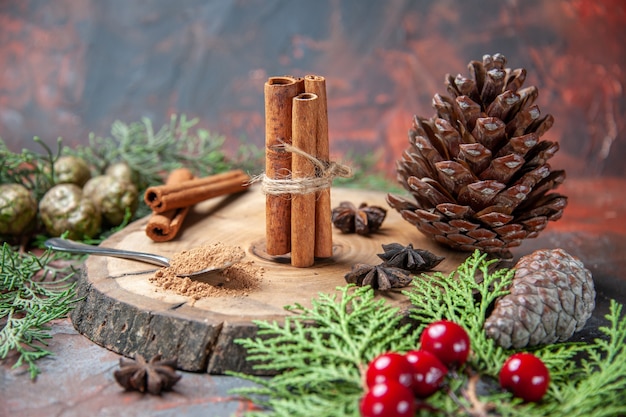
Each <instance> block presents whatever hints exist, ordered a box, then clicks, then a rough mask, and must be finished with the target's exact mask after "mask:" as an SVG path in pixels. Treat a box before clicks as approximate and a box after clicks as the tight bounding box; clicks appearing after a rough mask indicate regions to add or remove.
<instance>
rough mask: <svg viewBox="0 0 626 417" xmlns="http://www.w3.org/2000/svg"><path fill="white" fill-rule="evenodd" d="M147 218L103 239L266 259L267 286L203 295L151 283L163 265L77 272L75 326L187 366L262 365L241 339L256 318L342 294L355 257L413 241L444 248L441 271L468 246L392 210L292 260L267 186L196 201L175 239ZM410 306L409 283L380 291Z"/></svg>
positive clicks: (355, 195)
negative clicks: (279, 250) (438, 238)
mask: <svg viewBox="0 0 626 417" xmlns="http://www.w3.org/2000/svg"><path fill="white" fill-rule="evenodd" d="M385 195H386V193H383V192H368V191H363V190H351V189H332V192H331V199H332V207H336V206H337V205H339V203H340V202H341V201H350V202H352V203H354V204H356V205H358V204H360V203H362V202H366V203H367V204H368V205H378V206H381V207H384V208H388V205H387V203H386V201H385ZM147 222H148V219H147V218H144V219H140V220H138V221H136V222H134V223H132V224H130V225H129V226H128V227H126V228H124V229H123V230H122V231H120V232H118V233H116V234H114V235H113V236H111V237H110V238H109V239H107V240H106V241H104V242H103V243H102V246H107V247H113V248H119V249H130V250H137V251H143V252H152V253H157V254H160V255H164V256H167V257H171V256H173V255H174V254H176V253H178V252H181V251H183V250H189V249H192V248H195V247H199V246H203V245H207V244H212V243H217V242H221V243H223V244H226V245H232V246H239V247H241V248H242V249H244V250H245V251H246V258H245V259H244V261H251V262H253V264H254V265H255V266H258V267H262V269H263V274H262V277H261V282H260V286H259V287H258V288H257V289H255V290H252V291H249V292H248V293H247V294H245V295H241V296H232V295H225V296H213V297H207V298H203V299H199V300H193V299H191V298H189V297H185V296H181V295H178V294H176V293H173V292H168V291H167V290H164V289H161V288H160V287H157V286H156V285H154V284H153V283H151V282H150V280H149V278H150V277H151V276H153V274H154V272H155V271H156V269H158V268H155V267H153V266H151V265H148V264H144V263H141V262H136V261H130V260H123V259H117V258H111V257H100V256H90V257H89V258H87V260H86V262H85V264H84V268H83V270H82V271H81V274H80V276H79V279H78V295H79V297H81V298H82V300H81V301H80V302H78V303H77V306H76V308H75V310H73V312H72V313H71V318H72V321H73V323H74V326H75V327H76V329H77V330H78V331H79V332H81V333H82V334H84V335H85V336H87V337H88V338H89V339H91V340H92V341H94V342H95V343H97V344H99V345H102V346H104V347H106V348H108V349H110V350H112V351H114V352H117V353H120V354H123V355H126V356H129V357H134V356H135V355H136V354H141V355H143V356H144V357H151V356H153V355H155V354H161V355H163V357H174V356H175V357H178V363H179V367H180V368H181V369H183V370H187V371H200V372H208V373H212V374H221V373H224V372H225V371H243V372H249V373H255V371H254V370H253V369H252V368H251V364H250V363H247V362H246V357H245V350H244V349H243V348H242V347H241V346H239V345H238V344H236V343H235V340H236V339H239V338H246V337H254V336H255V335H256V329H257V328H256V325H255V324H254V323H253V321H254V320H277V321H279V322H280V321H282V320H283V319H284V317H285V316H287V315H289V314H292V313H289V312H287V311H286V310H284V309H283V307H284V306H285V305H291V304H294V303H300V304H302V305H304V306H310V305H311V299H312V298H315V297H317V296H318V294H319V293H333V292H335V291H336V287H338V286H344V285H346V282H345V279H344V275H345V274H346V273H347V272H349V271H350V269H351V267H352V265H353V264H355V263H369V264H379V263H380V262H381V260H380V259H379V258H378V257H377V256H376V254H378V253H381V252H382V247H381V245H382V244H386V243H393V242H398V243H401V244H403V245H407V244H409V243H412V244H413V246H414V247H415V248H422V249H428V250H430V251H431V252H433V253H435V254H437V255H440V256H445V257H446V259H445V260H444V261H443V262H442V263H441V264H439V265H438V267H437V270H439V271H442V272H444V273H448V272H451V271H453V270H454V269H455V268H456V267H457V266H458V265H459V264H460V263H461V262H463V260H465V258H466V257H467V254H466V253H459V252H454V251H450V250H447V249H445V248H443V247H441V246H439V245H437V244H435V243H434V242H432V241H431V240H429V239H427V238H425V237H424V236H423V235H422V234H421V233H420V232H419V231H418V230H417V229H415V228H414V227H413V226H412V225H410V224H409V223H408V222H406V221H404V220H403V219H402V218H401V216H400V215H399V214H398V213H397V212H396V211H395V210H392V209H388V211H387V218H386V220H385V222H384V223H383V226H382V228H381V229H380V230H379V232H378V233H376V234H373V235H370V236H368V237H364V236H360V235H356V234H344V233H341V232H340V231H339V230H338V229H334V231H333V233H334V235H333V247H334V250H333V253H334V255H333V257H332V258H330V259H326V260H321V261H319V262H316V264H315V265H314V266H313V267H310V268H295V267H292V266H291V265H290V264H289V263H288V262H285V260H286V259H284V257H283V258H280V257H279V258H272V257H269V256H266V255H264V252H263V244H264V238H265V197H264V195H263V194H262V193H261V192H260V188H259V187H258V186H252V187H251V188H250V189H249V190H248V191H246V192H244V193H241V194H238V195H233V196H226V197H220V198H215V199H211V200H208V201H205V202H203V203H201V204H198V205H196V206H195V207H194V208H193V209H192V210H191V211H190V213H189V215H188V217H187V219H186V220H185V224H184V225H183V229H182V230H181V231H180V233H179V235H178V236H177V238H176V239H175V240H173V241H170V242H161V243H156V242H153V241H152V240H150V239H149V238H148V237H147V236H146V233H145V227H146V224H147ZM380 296H382V297H385V298H387V299H388V301H389V302H390V303H392V304H393V305H395V306H397V307H400V308H402V309H406V308H408V306H409V302H408V300H407V299H406V297H405V296H404V295H402V294H401V292H400V291H392V292H389V293H385V294H381V295H380Z"/></svg>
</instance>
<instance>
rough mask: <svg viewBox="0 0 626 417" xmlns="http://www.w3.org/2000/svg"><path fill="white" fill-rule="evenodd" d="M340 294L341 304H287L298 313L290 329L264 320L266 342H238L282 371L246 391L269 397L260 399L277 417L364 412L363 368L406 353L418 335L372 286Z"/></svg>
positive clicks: (330, 300) (261, 337)
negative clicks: (389, 353)
mask: <svg viewBox="0 0 626 417" xmlns="http://www.w3.org/2000/svg"><path fill="white" fill-rule="evenodd" d="M338 291H339V292H340V298H339V299H338V300H337V298H336V296H335V295H333V296H330V295H327V294H320V295H319V298H318V299H314V300H312V307H311V308H306V307H304V306H302V305H299V304H296V305H293V306H289V307H287V310H289V311H291V312H293V313H294V314H295V315H294V316H291V317H287V318H286V319H285V322H284V323H283V324H279V323H277V322H264V321H259V322H256V324H257V325H258V326H259V331H258V337H256V338H254V339H243V340H238V341H237V342H238V343H240V344H241V345H243V346H244V347H245V348H246V349H247V351H248V360H250V361H254V362H257V364H256V365H255V368H256V369H259V370H261V369H262V370H271V371H275V372H278V375H276V376H275V377H274V378H272V379H271V380H270V381H268V380H265V379H256V378H253V379H252V380H254V381H255V382H257V383H258V384H259V385H260V387H258V388H256V389H253V390H250V389H242V390H239V391H238V392H239V393H240V394H244V395H254V396H255V399H257V400H259V398H264V397H265V398H266V399H263V400H260V401H261V403H262V404H263V405H264V406H266V407H268V408H269V409H270V410H271V411H270V414H269V415H274V416H293V415H294V414H293V413H294V412H296V410H299V411H300V412H301V411H302V410H307V413H309V414H308V415H316V416H320V417H323V416H329V417H330V416H336V415H346V416H350V415H355V416H356V415H358V399H359V397H360V396H361V394H362V387H361V371H362V367H363V364H366V363H368V362H369V361H370V360H371V359H373V358H374V356H376V355H377V354H379V353H380V352H381V350H387V349H390V350H405V351H406V350H407V349H408V348H410V346H413V345H414V343H415V340H416V337H417V335H416V334H415V333H414V332H412V330H411V327H410V325H409V324H404V325H403V324H401V321H402V316H401V315H400V314H399V309H397V308H393V307H390V306H388V305H387V304H386V303H385V301H384V300H376V299H374V291H373V290H372V289H371V288H369V287H361V288H355V287H353V286H347V287H342V288H339V289H338ZM238 376H240V377H243V378H248V376H247V375H243V374H238ZM259 396H260V397H259ZM266 415H267V414H266Z"/></svg>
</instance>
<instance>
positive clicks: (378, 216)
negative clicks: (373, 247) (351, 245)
mask: <svg viewBox="0 0 626 417" xmlns="http://www.w3.org/2000/svg"><path fill="white" fill-rule="evenodd" d="M386 216H387V210H385V209H384V208H382V207H379V206H368V205H367V203H361V205H360V206H359V207H358V208H357V207H356V206H355V205H354V204H352V203H350V202H349V201H342V202H341V203H339V206H338V207H335V208H334V209H333V214H332V220H333V224H334V225H335V227H337V228H339V229H340V230H341V231H342V232H344V233H355V232H356V233H358V234H359V235H363V236H365V235H369V234H370V233H373V232H375V231H377V230H378V229H379V228H380V226H381V225H382V223H383V220H385V217H386Z"/></svg>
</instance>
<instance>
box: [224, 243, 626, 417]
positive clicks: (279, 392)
mask: <svg viewBox="0 0 626 417" xmlns="http://www.w3.org/2000/svg"><path fill="white" fill-rule="evenodd" d="M494 262H495V261H489V260H487V255H484V254H480V253H478V252H475V253H474V254H473V255H472V256H470V257H469V258H467V260H466V261H465V262H464V263H463V264H462V265H461V266H460V267H459V268H458V269H457V270H456V271H454V272H453V273H452V274H450V275H447V276H446V275H443V274H440V273H435V274H433V275H431V276H427V275H424V276H421V277H419V278H416V279H415V280H414V283H413V287H412V288H411V289H410V290H407V291H406V292H405V294H406V295H407V296H408V297H409V299H410V301H411V303H412V304H413V309H412V310H411V312H410V319H412V322H409V323H406V320H404V319H403V317H402V316H401V314H400V312H399V310H398V309H397V308H393V307H391V306H389V305H388V304H387V303H386V302H385V300H384V299H377V298H376V297H375V293H374V291H373V290H372V289H371V288H370V287H361V288H355V287H353V286H347V287H340V288H338V289H337V291H338V296H337V294H333V295H328V294H319V295H318V298H317V299H314V300H312V303H311V304H312V307H311V308H306V307H304V306H302V305H299V304H296V305H293V306H289V307H286V308H287V309H288V310H289V311H291V312H293V313H294V315H293V316H289V317H288V318H287V319H286V320H285V322H284V323H277V322H266V321H257V322H256V324H257V325H258V328H259V330H258V336H257V337H255V338H248V339H240V340H238V341H237V343H239V344H241V345H242V346H244V347H245V348H246V349H247V352H248V358H247V359H248V360H249V361H252V362H253V363H254V364H255V365H254V367H255V369H257V370H264V371H270V372H274V373H276V375H275V376H273V377H269V378H261V377H256V376H251V375H246V374H242V373H238V374H233V375H237V376H239V377H242V378H244V379H247V380H250V381H252V382H255V383H256V386H254V387H248V388H242V389H238V390H235V391H236V393H238V394H241V395H244V396H247V397H249V398H251V399H252V400H253V401H255V402H256V403H257V404H259V405H260V406H262V407H263V408H264V410H263V411H259V412H250V413H247V414H246V415H247V416H249V417H250V416H259V417H260V416H284V417H297V416H311V415H315V416H321V417H324V416H328V417H330V416H358V415H359V411H358V404H359V400H360V398H361V397H362V395H363V394H364V390H363V385H362V374H363V372H364V370H365V369H366V367H367V364H368V363H369V361H370V360H371V359H373V358H374V357H375V356H377V355H378V354H381V353H384V352H387V351H397V352H406V351H408V350H411V349H416V348H418V347H419V346H418V340H419V339H418V337H419V333H420V332H421V330H422V329H423V328H424V326H426V325H427V324H428V323H430V322H432V321H434V320H439V319H449V320H454V321H456V322H458V323H459V324H461V325H462V326H463V327H465V328H466V330H467V331H468V334H469V335H470V339H471V343H472V353H471V355H470V359H469V361H468V363H467V364H466V366H465V367H464V368H462V369H460V370H459V371H458V372H454V373H453V374H454V375H455V376H454V378H451V379H448V385H447V388H446V389H445V390H440V391H439V392H437V393H436V394H434V395H433V396H432V397H430V398H429V399H428V406H429V408H427V409H424V410H422V411H420V413H421V414H418V415H423V416H430V415H435V416H491V415H494V416H496V415H497V416H520V417H521V416H525V417H526V416H528V417H532V416H547V415H549V416H563V417H574V416H575V417H578V416H601V417H617V416H621V415H626V402H625V401H624V394H625V393H626V317H623V315H622V306H621V305H619V304H618V303H616V302H615V301H612V302H611V308H610V313H609V314H608V315H607V317H606V318H607V323H608V324H607V326H604V327H602V328H601V329H600V330H601V331H602V332H603V334H604V335H605V337H604V338H602V339H597V340H595V341H594V342H593V343H591V344H582V343H561V344H555V345H549V346H544V347H541V348H538V349H534V350H533V353H535V354H536V355H537V356H539V357H540V358H541V359H542V360H543V361H544V362H545V363H546V365H547V366H548V368H549V369H550V374H551V379H552V382H551V385H550V390H549V392H548V394H547V395H546V396H545V397H544V399H543V400H542V401H541V402H540V403H523V402H522V401H521V400H520V399H516V398H514V397H513V396H512V394H510V393H508V392H506V391H504V390H502V389H500V388H499V387H498V384H497V375H498V373H499V370H500V367H501V366H502V364H503V363H504V361H505V360H506V358H507V357H508V356H509V355H510V354H512V353H514V352H513V351H507V350H504V349H502V348H500V347H498V346H496V345H495V343H494V342H493V341H492V340H491V339H488V338H487V337H486V336H485V333H484V331H483V330H482V326H483V325H484V321H485V319H486V315H487V314H488V313H489V306H490V304H492V303H493V302H494V301H495V299H496V298H497V297H499V296H501V295H504V294H506V293H507V291H506V288H507V287H508V285H509V284H510V282H511V280H512V277H513V272H514V271H512V270H509V269H498V270H492V269H493V268H492V267H493V263H494ZM581 355H582V359H580V357H581ZM476 381H481V382H480V384H481V388H480V389H478V388H477V383H476Z"/></svg>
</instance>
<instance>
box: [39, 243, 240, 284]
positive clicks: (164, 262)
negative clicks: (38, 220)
mask: <svg viewBox="0 0 626 417" xmlns="http://www.w3.org/2000/svg"><path fill="white" fill-rule="evenodd" d="M44 246H46V247H47V248H49V249H52V250H56V251H61V252H69V253H80V254H87V255H97V256H112V257H115V258H122V259H130V260H134V261H140V262H146V263H149V264H152V265H158V266H162V267H165V268H172V269H173V272H174V273H175V275H176V276H178V277H188V278H199V277H206V276H207V275H211V274H215V273H218V272H220V271H222V270H223V269H225V268H228V267H230V266H232V265H234V264H236V263H237V262H239V261H240V260H241V259H242V258H243V257H244V256H245V252H243V251H242V250H238V251H229V252H227V253H226V255H225V254H224V253H222V254H221V256H215V253H212V252H211V251H207V250H203V251H197V252H198V254H204V257H202V258H198V257H195V262H194V263H193V264H190V263H188V262H181V260H183V259H185V257H181V256H176V255H175V257H174V258H172V259H170V258H167V257H165V256H161V255H156V254H153V253H147V252H136V251H130V250H124V249H113V248H105V247H102V246H93V245H87V244H85V243H81V242H75V241H73V240H68V239H61V238H56V237H55V238H50V239H48V240H46V241H45V242H44ZM190 266H192V267H193V269H190Z"/></svg>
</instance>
